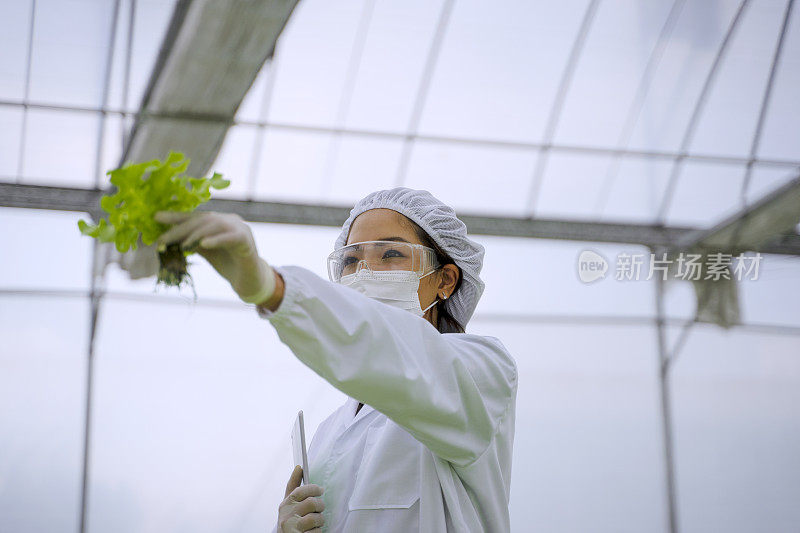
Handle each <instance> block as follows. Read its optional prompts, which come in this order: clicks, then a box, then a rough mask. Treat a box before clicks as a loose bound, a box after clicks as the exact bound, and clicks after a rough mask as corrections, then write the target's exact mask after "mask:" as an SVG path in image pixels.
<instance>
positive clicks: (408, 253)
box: [328, 241, 439, 283]
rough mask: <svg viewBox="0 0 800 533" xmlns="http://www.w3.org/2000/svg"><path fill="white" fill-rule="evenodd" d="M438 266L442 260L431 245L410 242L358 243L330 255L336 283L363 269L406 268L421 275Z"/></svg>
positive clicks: (331, 269) (329, 266)
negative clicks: (437, 256) (438, 258)
mask: <svg viewBox="0 0 800 533" xmlns="http://www.w3.org/2000/svg"><path fill="white" fill-rule="evenodd" d="M437 268H439V261H438V260H437V259H436V252H435V251H433V249H432V248H428V247H427V246H423V245H421V244H412V243H409V242H396V241H366V242H359V243H355V244H350V245H348V246H343V247H341V248H339V249H338V250H335V251H334V252H333V253H331V254H330V255H329V256H328V277H329V278H330V280H331V281H333V282H334V283H339V282H340V281H341V279H342V277H343V276H348V275H350V274H356V273H357V272H360V271H363V270H367V271H383V270H405V271H411V272H415V273H416V274H417V276H419V277H422V276H424V275H425V274H428V273H429V272H432V271H433V270H436V269H437Z"/></svg>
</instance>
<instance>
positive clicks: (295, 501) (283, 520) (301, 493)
mask: <svg viewBox="0 0 800 533" xmlns="http://www.w3.org/2000/svg"><path fill="white" fill-rule="evenodd" d="M302 479H303V469H302V468H301V467H299V466H296V467H294V470H293V471H292V475H291V477H290V478H289V482H288V483H287V484H286V497H285V498H284V500H283V501H282V502H281V504H280V505H279V506H278V532H279V533H296V532H298V531H322V529H321V528H322V525H323V524H324V520H323V518H322V511H323V510H324V509H325V504H324V503H323V502H322V498H319V497H318V496H322V493H323V492H324V489H323V488H322V487H320V486H319V485H313V484H309V485H303V486H300V481H301V480H302Z"/></svg>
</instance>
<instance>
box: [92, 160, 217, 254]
mask: <svg viewBox="0 0 800 533" xmlns="http://www.w3.org/2000/svg"><path fill="white" fill-rule="evenodd" d="M188 166H189V159H187V158H185V157H184V155H183V154H182V153H179V152H170V154H169V156H168V157H167V159H166V161H164V162H163V163H162V162H161V161H159V160H158V159H154V160H152V161H147V162H145V163H133V164H129V165H125V166H123V167H121V168H118V169H115V170H111V171H109V172H107V174H108V175H110V176H111V184H112V185H114V186H115V187H116V192H115V193H114V194H109V195H106V196H103V197H102V198H101V199H100V207H101V208H102V209H103V211H105V212H106V213H108V216H107V217H105V218H101V219H100V220H99V221H98V223H97V224H90V223H88V222H86V221H85V220H79V221H78V228H79V229H80V231H81V233H83V234H84V235H88V236H89V237H94V238H95V239H98V240H100V241H101V242H113V243H114V245H115V246H116V248H117V250H119V251H120V252H127V251H128V250H130V249H134V250H135V249H136V246H137V243H138V241H139V239H141V241H142V242H143V243H144V244H145V245H151V244H153V243H154V242H155V240H156V239H157V238H158V237H159V236H160V235H161V234H162V233H164V231H166V230H167V228H168V227H169V226H167V225H164V224H160V223H159V222H156V221H155V220H154V219H153V215H155V214H156V212H158V211H185V212H188V211H193V210H194V209H195V208H196V207H197V206H199V205H200V204H202V203H205V202H207V201H208V200H209V199H210V198H211V189H224V188H225V187H227V186H228V185H230V181H228V180H225V179H222V175H221V174H218V173H216V172H215V173H214V174H213V175H212V176H211V177H210V178H192V177H189V176H184V175H183V173H184V172H186V169H187V168H188Z"/></svg>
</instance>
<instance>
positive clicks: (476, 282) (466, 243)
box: [335, 187, 485, 327]
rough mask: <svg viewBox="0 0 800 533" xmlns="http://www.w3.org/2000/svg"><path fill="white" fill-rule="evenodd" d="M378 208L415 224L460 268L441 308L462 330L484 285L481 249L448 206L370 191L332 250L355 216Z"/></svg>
mask: <svg viewBox="0 0 800 533" xmlns="http://www.w3.org/2000/svg"><path fill="white" fill-rule="evenodd" d="M381 208H382V209H391V210H392V211H397V212H398V213H400V214H401V215H404V216H406V217H407V218H409V219H411V220H413V221H414V222H416V223H417V224H418V225H419V226H420V227H421V228H422V229H423V230H424V231H425V233H427V234H428V236H429V237H430V238H431V239H432V240H433V241H434V242H435V243H436V244H437V245H438V246H439V247H440V248H441V249H442V250H443V251H444V252H445V253H446V254H447V255H449V256H450V257H451V258H452V259H453V261H454V262H455V264H456V265H457V266H458V267H459V268H460V269H461V275H462V280H461V286H460V287H459V288H458V290H457V291H456V292H455V293H454V294H453V295H452V296H450V297H449V298H448V299H447V300H445V303H444V306H445V309H446V310H447V311H448V312H449V313H450V315H451V316H452V317H453V318H455V319H456V321H458V323H459V324H461V326H462V327H466V325H467V322H469V319H470V318H471V317H472V313H474V312H475V307H476V306H477V305H478V300H479V299H480V297H481V294H483V289H484V286H485V284H484V283H483V280H481V278H480V275H479V274H480V272H481V268H482V267H483V255H484V248H483V246H481V245H480V244H478V243H477V242H475V241H473V240H472V239H470V238H469V237H468V236H467V226H466V225H465V224H464V223H463V222H461V220H459V219H458V217H457V216H456V212H455V211H454V210H453V208H452V207H450V206H448V205H446V204H444V203H442V202H441V201H439V200H437V199H436V198H435V197H434V196H433V195H432V194H431V193H429V192H428V191H418V190H414V189H409V188H407V187H396V188H394V189H389V190H385V191H376V192H373V193H371V194H369V195H367V196H366V197H365V198H363V199H361V200H360V201H359V202H358V203H356V205H355V207H353V209H352V210H351V211H350V216H349V217H348V218H347V220H346V221H345V223H344V225H342V232H341V233H340V234H339V237H338V238H337V239H336V244H335V248H336V249H338V248H341V247H342V246H344V245H345V244H347V237H348V235H349V234H350V226H351V225H352V223H353V220H355V218H356V217H357V216H358V215H360V214H361V213H363V212H364V211H369V210H370V209H381Z"/></svg>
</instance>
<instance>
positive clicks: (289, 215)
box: [0, 182, 800, 256]
mask: <svg viewBox="0 0 800 533" xmlns="http://www.w3.org/2000/svg"><path fill="white" fill-rule="evenodd" d="M792 183H794V182H792ZM785 189H786V187H783V188H781V189H779V191H784V190H785ZM103 194H104V191H101V190H96V189H94V190H93V189H73V188H67V187H48V186H42V185H17V184H13V183H0V207H20V208H29V209H51V210H57V211H78V212H85V213H89V214H91V215H92V216H93V217H95V218H97V217H99V216H100V215H101V212H100V207H99V206H100V197H101V196H102V195H103ZM775 195H778V196H780V193H779V192H776V193H773V194H772V195H769V196H768V197H767V199H769V198H773V197H774V196H775ZM792 198H793V197H792ZM758 206H762V207H761V209H762V210H763V209H765V208H764V207H763V206H764V202H759V203H757V204H756V205H754V206H753V207H752V208H751V209H753V210H756V209H758ZM200 209H202V210H213V211H224V212H228V213H237V214H238V215H240V216H241V217H242V218H244V219H245V220H247V221H250V222H265V223H278V224H303V225H313V226H332V227H339V226H341V225H342V223H343V222H344V221H345V220H346V219H347V217H348V215H349V213H350V207H349V206H346V207H345V206H330V205H317V204H299V203H283V202H262V201H249V200H232V199H225V198H215V199H212V200H211V201H210V202H208V203H207V204H204V205H203V206H201V207H200ZM758 212H761V211H760V210H759V211H758ZM459 218H461V220H463V221H464V223H465V224H466V225H467V229H468V230H469V232H470V233H471V234H473V235H497V236H504V237H523V238H534V239H558V240H570V241H584V242H607V243H621V244H637V245H641V246H647V247H650V248H659V247H669V248H674V247H676V246H679V245H680V244H681V243H689V242H694V240H696V238H697V237H698V236H700V235H703V234H704V233H705V232H706V231H707V230H703V229H699V228H688V227H677V226H655V225H648V224H627V223H613V222H589V221H580V220H557V219H528V218H515V217H491V216H484V215H474V214H472V215H471V214H463V213H462V214H459ZM758 251H761V252H763V253H771V254H780V255H795V256H800V235H797V234H795V233H793V232H792V233H787V234H786V235H783V236H780V237H778V238H776V240H774V241H772V242H769V243H765V244H763V245H762V246H760V247H759V250H758Z"/></svg>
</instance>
